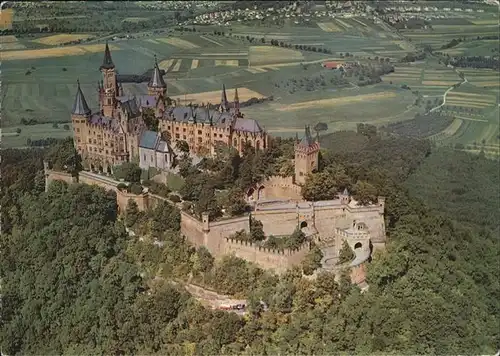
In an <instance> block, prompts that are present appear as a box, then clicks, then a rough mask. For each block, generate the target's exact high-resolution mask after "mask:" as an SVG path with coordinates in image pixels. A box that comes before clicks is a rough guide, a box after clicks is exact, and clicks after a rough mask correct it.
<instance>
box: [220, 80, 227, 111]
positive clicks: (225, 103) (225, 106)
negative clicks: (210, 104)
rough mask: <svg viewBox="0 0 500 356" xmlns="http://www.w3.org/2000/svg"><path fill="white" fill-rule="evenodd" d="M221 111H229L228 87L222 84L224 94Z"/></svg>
mask: <svg viewBox="0 0 500 356" xmlns="http://www.w3.org/2000/svg"><path fill="white" fill-rule="evenodd" d="M220 106H221V111H228V109H229V105H228V102H227V95H226V86H225V85H224V84H222V94H221V98H220Z"/></svg>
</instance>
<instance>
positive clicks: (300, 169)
mask: <svg viewBox="0 0 500 356" xmlns="http://www.w3.org/2000/svg"><path fill="white" fill-rule="evenodd" d="M319 148H320V146H319V142H318V141H316V140H314V139H313V137H312V136H311V128H310V127H309V126H306V128H305V133H304V137H303V138H302V140H300V142H298V143H297V144H296V145H295V183H296V184H304V183H305V182H306V178H307V175H308V174H310V173H312V172H313V171H315V170H317V169H318V159H319Z"/></svg>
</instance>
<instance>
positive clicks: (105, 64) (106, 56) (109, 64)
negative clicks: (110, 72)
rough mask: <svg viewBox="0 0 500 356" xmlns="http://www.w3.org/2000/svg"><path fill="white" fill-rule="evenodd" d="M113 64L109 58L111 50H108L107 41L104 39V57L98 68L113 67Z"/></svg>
mask: <svg viewBox="0 0 500 356" xmlns="http://www.w3.org/2000/svg"><path fill="white" fill-rule="evenodd" d="M114 67H115V64H114V63H113V60H112V59H111V52H110V50H109V46H108V41H106V47H105V48H104V59H103V61H102V65H101V67H100V68H99V69H113V68H114Z"/></svg>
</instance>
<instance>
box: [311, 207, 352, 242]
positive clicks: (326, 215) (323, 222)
mask: <svg viewBox="0 0 500 356" xmlns="http://www.w3.org/2000/svg"><path fill="white" fill-rule="evenodd" d="M345 219H346V212H345V210H344V208H343V207H342V206H340V205H338V206H329V207H321V208H318V207H316V208H315V209H314V224H315V226H316V230H318V234H319V236H321V237H323V238H327V237H332V236H334V232H335V228H336V227H338V226H339V221H340V220H345Z"/></svg>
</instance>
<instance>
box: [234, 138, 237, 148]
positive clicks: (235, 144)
mask: <svg viewBox="0 0 500 356" xmlns="http://www.w3.org/2000/svg"><path fill="white" fill-rule="evenodd" d="M233 143H234V147H236V146H238V139H236V138H235V139H234V142H233Z"/></svg>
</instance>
